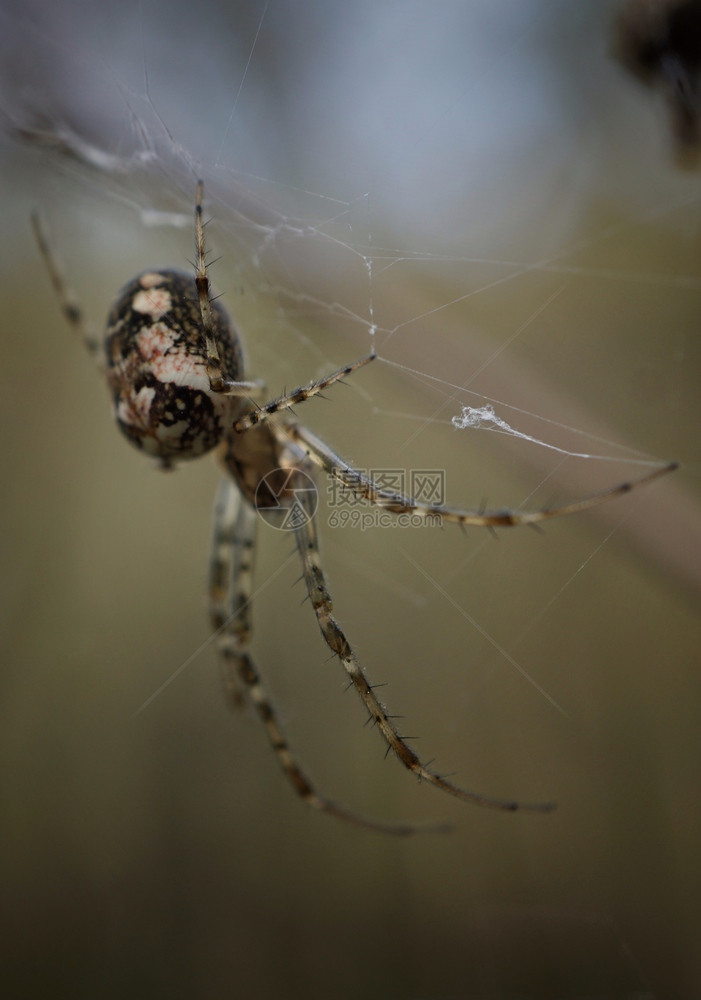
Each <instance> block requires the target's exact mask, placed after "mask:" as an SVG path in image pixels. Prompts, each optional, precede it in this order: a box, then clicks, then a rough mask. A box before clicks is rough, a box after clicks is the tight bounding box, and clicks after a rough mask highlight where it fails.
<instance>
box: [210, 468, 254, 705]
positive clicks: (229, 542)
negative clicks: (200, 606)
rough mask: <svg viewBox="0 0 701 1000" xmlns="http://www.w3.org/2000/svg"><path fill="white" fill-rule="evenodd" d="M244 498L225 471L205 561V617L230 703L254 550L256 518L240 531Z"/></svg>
mask: <svg viewBox="0 0 701 1000" xmlns="http://www.w3.org/2000/svg"><path fill="white" fill-rule="evenodd" d="M242 505H243V500H242V497H241V494H240V493H239V491H238V490H237V489H236V487H235V486H234V484H233V483H232V481H231V480H230V479H229V478H228V476H225V477H224V478H223V479H222V481H221V483H220V484H219V489H218V490H217V495H216V499H215V502H214V518H213V520H214V530H213V532H212V551H211V556H210V562H209V591H208V593H209V616H210V621H211V623H212V628H213V629H214V633H215V637H216V643H217V651H218V653H219V660H220V662H221V664H222V673H223V681H224V689H225V692H226V696H227V700H228V702H229V704H230V705H232V706H233V707H235V708H239V707H240V706H241V705H242V704H243V700H244V699H243V692H242V690H241V686H240V684H239V681H238V675H237V671H236V666H237V656H238V652H239V650H240V649H243V648H245V647H246V646H247V645H248V643H249V641H250V634H251V594H252V590H253V563H254V555H255V529H256V524H255V522H253V523H251V525H250V526H249V527H248V530H244V531H242V532H241V533H239V532H238V530H237V529H238V528H239V527H240V526H241V525H240V522H241V521H242V520H243V518H244V512H243V511H242V510H241V507H242Z"/></svg>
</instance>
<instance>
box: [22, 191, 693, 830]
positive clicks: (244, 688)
mask: <svg viewBox="0 0 701 1000" xmlns="http://www.w3.org/2000/svg"><path fill="white" fill-rule="evenodd" d="M202 196H203V186H202V183H201V182H200V183H199V184H198V186H197V197H196V204H195V249H196V272H195V276H194V278H193V277H191V276H190V275H187V274H185V273H183V272H180V271H175V270H163V271H147V272H145V273H143V274H141V275H139V276H138V277H137V278H134V279H133V280H132V281H131V282H129V283H128V284H127V285H126V286H125V287H124V288H123V289H122V291H121V292H120V293H119V295H118V297H117V300H116V302H115V304H114V306H113V308H112V309H111V311H110V313H109V318H108V322H107V331H106V335H105V338H104V343H103V341H102V340H101V339H100V338H99V337H97V336H96V335H95V334H94V333H93V331H92V330H91V328H90V326H89V325H88V324H87V323H86V321H85V319H84V317H83V313H82V310H81V308H80V305H79V303H78V300H77V299H76V297H75V295H74V293H73V292H72V291H71V289H70V287H69V286H68V284H67V283H66V281H65V279H64V277H63V274H62V272H61V269H60V267H59V264H58V261H57V259H56V257H55V256H54V254H53V253H52V251H51V249H50V247H49V241H48V237H47V235H46V231H45V229H44V227H43V226H42V223H41V221H40V219H39V218H38V217H34V218H33V224H34V230H35V235H36V238H37V242H38V244H39V248H40V251H41V253H42V255H43V257H44V260H45V262H46V265H47V268H48V271H49V275H50V277H51V281H52V283H53V286H54V289H55V291H56V294H57V296H58V299H59V303H60V305H61V308H62V311H63V314H64V317H65V318H66V320H67V322H68V323H69V324H70V325H71V326H72V327H73V328H74V329H75V331H76V332H77V333H78V334H79V336H80V337H81V338H82V340H83V342H84V344H85V346H86V348H87V350H88V352H89V353H90V354H91V355H92V356H93V358H94V359H95V361H96V362H97V365H98V368H99V369H100V370H101V372H102V374H103V375H104V376H105V378H106V380H107V383H108V386H109V389H110V392H111V394H112V399H113V404H114V410H115V415H116V418H117V422H118V425H119V427H120V430H121V431H122V433H123V434H124V435H125V436H126V438H127V439H128V440H129V441H130V442H131V443H132V444H133V445H135V446H136V447H137V448H139V449H140V450H141V451H143V452H145V453H147V454H148V455H151V456H153V457H154V458H155V459H156V460H158V462H159V463H160V465H161V466H162V467H164V468H171V467H172V466H173V465H174V464H175V463H177V462H178V461H180V460H186V459H192V458H197V457H199V456H200V455H203V454H205V453H206V452H209V451H212V450H213V449H217V450H218V453H219V457H220V460H221V462H222V464H223V466H224V472H225V475H224V478H223V480H222V484H221V487H220V490H219V493H218V495H217V500H216V503H215V510H214V532H213V545H212V556H211V561H210V572H209V605H210V620H211V624H212V629H213V636H214V638H215V639H216V642H217V648H218V652H219V658H220V662H221V664H222V668H223V674H224V679H225V684H226V689H227V693H228V696H229V701H230V703H231V704H232V705H235V706H238V705H240V704H241V703H242V702H249V703H250V704H251V705H252V706H253V708H254V709H255V711H256V713H257V714H258V717H259V719H260V721H261V723H262V725H263V727H264V729H265V732H266V734H267V737H268V740H269V742H270V745H271V747H272V749H273V751H274V753H275V755H276V757H277V760H278V763H279V764H280V766H281V768H282V770H283V772H284V774H285V776H286V778H287V780H288V781H289V783H290V784H291V786H292V787H293V789H294V791H295V792H296V793H297V794H298V795H299V796H300V797H301V798H302V799H303V800H304V801H305V802H306V803H307V804H308V805H310V806H311V807H313V808H315V809H318V810H320V811H322V812H325V813H327V814H329V815H332V816H335V817H337V818H339V819H342V820H345V821H346V822H349V823H353V824H355V825H356V826H360V827H364V828H366V829H371V830H378V831H382V832H385V833H394V834H400V835H405V834H411V833H414V832H416V827H414V826H410V825H407V824H392V823H385V822H382V821H379V820H374V819H367V818H364V817H360V816H358V815H357V814H356V813H354V812H352V811H350V810H348V809H346V808H345V807H343V806H340V805H338V804H336V803H334V802H332V801H331V800H329V799H327V798H326V797H325V796H323V795H321V794H320V793H319V792H317V790H316V789H315V787H314V785H313V784H312V782H311V780H310V779H309V778H308V777H307V775H306V774H305V772H304V771H303V770H302V768H301V766H300V764H299V762H298V760H297V758H296V756H295V755H294V753H293V751H292V749H291V747H290V745H289V743H288V741H287V737H286V736H285V733H284V731H283V729H282V727H281V725H280V722H279V720H278V718H277V713H276V711H275V709H274V706H273V703H272V701H271V699H270V697H269V695H268V694H267V692H266V690H265V687H264V684H263V681H262V679H261V676H260V674H259V672H258V670H257V668H256V666H255V663H254V660H253V657H252V655H251V651H250V646H251V638H252V622H251V603H252V598H253V568H254V557H255V548H256V533H257V528H258V526H259V524H260V522H261V520H263V518H262V517H261V516H260V511H261V510H262V509H264V510H265V512H266V513H267V512H269V511H270V509H273V510H279V509H280V508H282V509H287V510H288V511H289V512H290V515H291V516H290V517H289V518H288V519H287V520H286V526H287V527H289V529H290V530H291V531H292V533H293V534H294V538H295V542H296V545H297V551H298V554H299V559H300V562H301V565H302V578H303V580H304V583H305V586H306V590H307V594H308V597H309V600H310V603H311V606H312V608H313V611H314V614H315V616H316V620H317V624H318V626H319V629H320V631H321V636H322V638H323V641H324V642H325V643H326V646H327V647H328V649H329V650H330V651H331V652H332V653H333V654H334V657H335V658H336V659H337V660H338V661H339V663H340V665H341V666H342V668H343V670H344V671H345V674H346V677H347V678H348V681H349V685H350V686H351V687H352V688H353V689H354V690H355V691H356V693H357V694H358V696H359V698H360V700H361V701H362V703H363V705H364V707H365V710H366V712H367V714H368V718H369V720H371V721H372V723H373V726H374V728H375V729H376V730H377V731H378V732H379V734H380V735H381V737H382V739H383V740H384V742H385V745H386V748H387V751H388V752H392V753H393V754H394V755H395V756H396V758H397V759H398V760H399V761H400V762H401V763H402V764H403V765H404V767H405V768H407V769H408V770H409V771H411V772H412V773H413V774H414V775H415V776H416V777H418V778H420V779H422V780H423V781H425V782H427V783H428V784H430V785H432V786H433V787H434V788H437V789H439V790H440V791H443V792H446V793H447V794H449V795H452V796H454V797H455V798H457V799H459V800H461V801H463V802H469V803H473V804H475V805H480V806H488V807H491V808H494V809H502V810H508V811H513V810H516V809H519V808H520V809H531V810H537V811H540V812H546V811H549V810H550V809H552V808H553V804H552V803H547V802H545V803H530V804H524V803H519V802H515V801H513V800H510V799H498V798H492V797H490V796H486V795H482V794H480V793H477V792H473V791H468V790H467V789H464V788H461V787H459V786H458V785H456V784H453V782H452V781H450V780H448V779H447V778H445V777H443V776H442V775H440V774H438V773H436V772H435V771H433V770H431V769H430V768H429V767H428V766H427V765H426V764H424V763H423V761H422V760H421V759H420V758H419V756H418V755H417V753H416V752H415V751H414V750H413V749H412V747H411V746H410V745H409V743H408V740H407V738H406V737H404V736H403V735H402V733H401V732H400V731H399V729H398V727H397V723H396V721H395V717H394V716H393V715H391V714H390V713H389V711H388V709H386V708H385V706H384V705H383V704H382V702H381V701H380V700H379V699H378V697H377V695H376V693H375V689H376V687H377V685H372V684H371V683H370V681H369V680H368V678H367V676H366V674H365V671H364V670H363V668H362V667H361V665H360V663H359V662H358V659H357V657H356V656H355V653H354V651H353V648H352V645H351V643H350V642H349V640H348V639H347V637H346V635H345V633H344V632H343V629H342V627H341V625H340V624H339V622H338V621H337V619H336V617H335V615H334V611H333V603H332V600H331V594H330V592H329V588H328V585H327V583H326V577H325V574H324V571H323V568H322V563H321V557H320V553H319V541H318V537H317V531H316V523H315V518H314V515H315V511H316V502H315V497H314V496H313V495H312V491H311V490H310V486H309V484H310V482H312V480H311V478H310V477H311V476H312V475H313V474H314V473H317V474H319V473H324V474H326V475H327V476H328V477H330V478H333V479H335V480H337V481H338V482H341V483H342V484H343V485H344V487H348V485H349V484H352V490H353V492H354V494H355V496H356V497H357V498H359V499H360V500H362V501H364V502H366V503H368V504H374V505H376V506H380V507H382V508H383V509H384V510H385V511H387V512H389V513H391V514H396V515H401V514H415V515H418V516H423V517H431V518H432V519H435V520H438V521H439V522H441V523H442V522H444V521H445V522H452V523H454V524H459V525H461V526H466V525H475V526H480V527H489V528H495V527H506V526H517V525H524V524H535V523H538V522H540V521H544V520H546V519H548V518H551V517H557V516H561V515H564V514H573V513H578V512H580V511H583V510H586V509H588V508H589V507H592V506H594V505H595V504H599V503H603V502H605V501H607V500H610V499H613V498H614V497H617V496H621V495H623V494H625V493H627V492H628V491H629V490H630V489H631V488H632V487H633V486H638V485H640V484H642V483H644V482H650V481H652V480H653V479H656V478H658V477H659V476H661V475H664V474H665V473H667V472H671V471H672V470H673V469H674V468H676V463H670V464H668V465H666V466H660V467H658V468H655V469H653V470H652V471H651V472H648V473H647V474H646V475H644V476H642V477H641V478H640V479H638V480H636V481H635V482H632V483H631V482H624V483H620V484H618V485H617V486H613V487H611V488H610V489H608V490H605V491H603V492H601V493H597V494H594V495H592V496H590V497H586V498H583V499H576V500H573V501H571V502H569V503H567V504H562V505H560V506H558V507H550V508H544V509H540V510H530V511H503V510H492V511H489V510H460V509H456V508H449V507H445V506H443V505H435V504H431V503H425V502H421V501H419V500H416V499H413V498H412V497H408V496H403V495H402V494H399V493H396V492H394V491H390V490H386V489H384V488H383V487H382V486H381V485H379V484H378V483H376V482H374V481H373V480H372V479H371V478H370V477H368V476H366V475H364V474H363V473H361V472H358V471H357V470H354V469H353V468H352V467H351V466H350V465H348V464H347V463H346V462H344V461H343V460H342V459H341V458H339V457H338V456H337V455H336V454H335V453H334V452H333V451H332V450H331V449H330V448H329V446H328V445H327V444H326V443H325V442H324V441H323V440H322V439H321V438H319V437H317V436H316V435H314V434H312V433H311V432H310V431H309V430H307V429H306V428H305V427H303V426H302V425H300V424H298V423H297V421H296V420H295V419H294V418H293V417H291V416H290V414H289V413H288V412H286V411H288V410H289V408H290V407H291V406H292V405H295V404H298V403H303V402H305V401H306V400H308V399H311V398H312V397H313V396H315V395H317V394H318V393H320V392H321V391H322V390H323V389H325V388H327V387H328V386H331V385H333V384H334V383H335V382H337V381H340V380H341V379H343V378H344V377H345V376H347V375H351V374H353V373H354V372H356V371H358V370H359V369H360V368H362V367H364V366H365V365H366V364H368V363H369V362H371V361H372V360H373V359H374V357H375V355H374V354H370V355H368V356H366V357H364V358H361V359H359V360H358V361H355V362H353V363H352V364H350V365H345V366H344V367H342V368H339V369H338V370H336V371H334V372H332V373H331V374H330V375H327V376H325V377H324V378H320V379H317V380H315V381H313V382H310V383H308V384H307V385H305V386H301V387H300V388H297V389H295V390H293V391H292V392H289V393H286V394H284V395H283V396H280V397H278V398H277V399H274V400H272V401H271V402H269V403H266V404H264V405H262V406H260V405H257V404H256V403H254V402H253V401H254V400H256V399H259V398H260V397H261V395H262V394H263V392H264V391H265V386H264V384H263V383H262V382H257V381H248V380H246V379H244V377H243V376H244V372H243V355H242V350H241V342H240V338H239V336H238V333H237V331H236V329H235V327H234V324H233V323H232V321H231V319H230V318H229V316H228V314H227V313H226V311H225V309H224V308H223V307H222V306H221V304H220V303H218V302H216V301H213V300H212V297H211V295H210V288H209V279H208V276H207V266H206V254H205V246H204V226H203V222H202ZM217 446H219V447H218V448H217ZM283 648H284V644H283V643H281V649H283Z"/></svg>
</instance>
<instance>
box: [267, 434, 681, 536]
mask: <svg viewBox="0 0 701 1000" xmlns="http://www.w3.org/2000/svg"><path fill="white" fill-rule="evenodd" d="M278 433H279V434H280V435H281V437H287V438H292V440H293V441H295V442H296V443H297V444H298V445H299V446H300V447H301V448H302V449H303V450H304V452H305V453H306V455H307V456H308V458H309V460H310V461H312V462H313V463H314V464H315V465H316V466H318V467H319V468H321V469H323V470H324V471H325V472H326V473H327V474H328V475H330V476H333V477H334V478H335V479H338V480H339V481H340V482H341V483H343V485H344V487H346V488H347V487H348V486H349V485H352V489H353V491H354V493H355V495H356V496H358V497H361V498H362V499H363V500H367V501H368V503H371V504H375V505H376V506H378V507H382V508H383V509H384V510H387V511H389V512H390V513H391V514H416V515H417V516H419V517H432V518H433V517H435V518H440V519H441V521H444V522H452V523H454V524H462V525H469V526H471V527H481V528H485V527H486V528H504V527H518V526H519V525H523V524H538V522H540V521H547V520H549V519H550V518H551V517H565V516H566V515H568V514H579V513H581V512H582V511H584V510H588V509H589V508H590V507H596V506H598V505H599V504H601V503H606V502H607V501H608V500H614V499H615V498H616V497H619V496H623V494H624V493H630V491H631V490H633V489H637V487H638V486H644V485H645V484H646V483H651V482H652V481H653V480H655V479H658V478H659V477H660V476H665V475H667V474H668V473H669V472H674V470H675V469H678V468H679V463H678V462H668V463H667V464H666V465H660V466H656V467H655V468H654V469H653V470H652V471H651V472H648V473H646V474H645V475H644V476H640V478H639V479H632V480H626V481H625V482H623V483H618V484H616V485H615V486H611V487H609V489H607V490H602V491H601V492H600V493H594V494H592V495H591V496H588V497H582V498H580V499H577V500H572V501H570V502H569V503H564V504H559V505H558V506H555V507H543V508H541V509H540V510H522V511H515V510H458V509H457V508H455V507H443V506H437V505H435V504H428V503H421V502H420V501H417V500H413V499H412V498H411V497H407V496H403V495H401V494H399V493H394V492H392V491H390V490H386V489H383V488H382V487H381V486H380V485H379V484H378V483H376V482H374V481H373V480H372V479H370V477H369V476H366V475H364V474H363V473H362V472H359V471H357V470H356V469H354V468H353V467H352V466H351V465H349V464H348V463H347V462H345V461H344V460H343V459H342V458H339V456H338V455H336V454H335V453H334V452H333V451H332V450H331V449H330V448H329V447H328V445H326V444H325V443H324V441H322V440H321V438H319V437H317V436H316V435H315V434H312V432H311V431H310V430H308V429H307V428H306V427H301V426H299V425H297V424H285V425H284V427H282V428H281V429H279V430H278Z"/></svg>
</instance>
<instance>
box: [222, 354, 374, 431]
mask: <svg viewBox="0 0 701 1000" xmlns="http://www.w3.org/2000/svg"><path fill="white" fill-rule="evenodd" d="M376 357H377V355H376V354H366V355H365V357H364V358H359V359H358V360H357V361H352V362H351V363H350V364H349V365H345V366H344V367H343V368H338V369H336V371H335V372H331V374H330V375H325V376H324V377H323V378H320V379H316V380H315V381H313V382H308V383H307V385H303V386H300V388H299V389H293V391H292V392H287V393H285V394H284V395H282V396H278V398H277V399H273V400H272V401H271V402H270V403H265V405H264V406H259V407H258V408H257V409H255V410H251V412H250V413H247V414H245V415H244V416H243V417H239V419H238V420H237V421H236V423H235V424H234V430H235V431H237V432H238V433H241V432H242V431H246V430H248V429H249V428H251V427H255V426H256V425H257V424H262V423H263V422H264V421H265V420H267V419H268V418H269V417H271V416H273V414H275V413H279V412H280V411H281V410H287V409H289V408H290V407H291V406H296V405H297V403H304V402H305V400H307V399H311V397H312V396H316V395H318V394H319V393H320V392H323V391H324V389H327V388H328V387H329V386H330V385H333V384H334V382H340V381H341V379H344V378H345V377H346V376H347V375H352V374H353V372H357V371H358V369H359V368H364V367H365V365H367V364H370V362H371V361H374V360H375V358H376Z"/></svg>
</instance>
